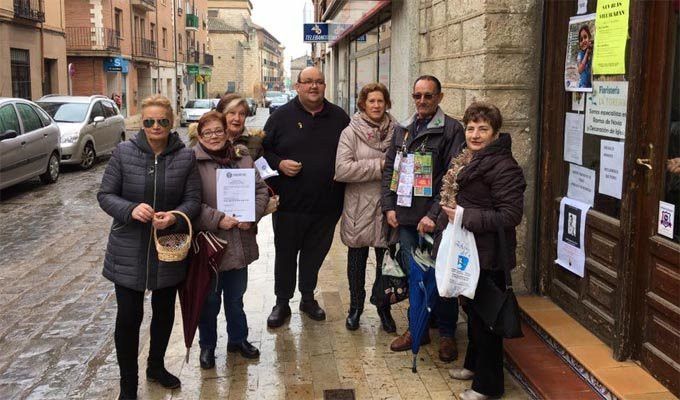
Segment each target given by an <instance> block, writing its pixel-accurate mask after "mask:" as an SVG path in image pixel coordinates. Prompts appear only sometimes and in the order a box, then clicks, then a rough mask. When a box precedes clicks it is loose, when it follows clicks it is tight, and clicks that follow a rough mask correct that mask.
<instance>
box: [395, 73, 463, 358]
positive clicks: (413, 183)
mask: <svg viewBox="0 0 680 400" xmlns="http://www.w3.org/2000/svg"><path fill="white" fill-rule="evenodd" d="M443 96H444V94H443V93H442V90H441V83H440V82H439V80H438V79H437V78H435V77H434V76H431V75H423V76H421V77H419V78H418V79H416V81H415V84H414V85H413V94H412V97H413V101H414V102H415V106H416V112H415V114H414V115H413V116H412V117H411V118H410V119H409V120H408V121H407V122H406V123H405V124H404V125H403V126H397V127H396V128H395V132H394V136H393V137H392V145H391V146H390V148H389V150H387V156H386V159H385V169H384V170H383V179H382V210H383V212H384V213H385V216H386V218H387V222H388V224H389V225H390V226H391V227H393V228H398V229H399V246H400V248H401V250H402V251H401V265H403V266H408V265H409V264H410V263H409V253H410V252H411V249H413V248H414V247H415V246H416V245H417V244H418V241H419V235H423V234H428V233H429V234H431V233H433V232H434V228H435V221H436V220H437V216H438V215H439V213H440V211H441V207H440V205H439V191H440V189H441V181H442V178H443V177H444V174H445V173H446V171H447V170H448V169H449V164H450V163H451V158H452V157H453V156H455V155H456V154H457V153H458V151H459V150H460V146H461V144H462V143H464V142H465V131H464V129H463V125H462V124H461V123H460V122H459V121H457V120H455V119H453V118H451V117H449V116H447V115H445V114H444V111H443V110H442V109H441V108H440V107H439V103H440V102H441V101H442V97H443ZM434 314H435V316H436V317H437V320H438V323H439V334H440V342H439V358H440V359H441V360H442V361H445V362H450V361H453V360H455V359H456V358H457V357H458V349H457V346H456V341H455V338H454V336H455V333H456V323H457V322H458V301H457V300H456V299H455V298H452V299H451V298H442V297H439V298H438V303H437V306H436V307H435V310H434ZM411 342H412V337H411V334H410V332H409V331H406V332H404V334H402V335H401V336H399V337H397V338H396V339H395V340H394V341H392V344H391V345H390V349H392V351H405V350H409V349H411ZM429 342H430V336H429V333H428V332H426V333H425V335H423V339H422V341H421V343H422V344H426V343H429Z"/></svg>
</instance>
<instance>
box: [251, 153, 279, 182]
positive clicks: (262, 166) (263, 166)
mask: <svg viewBox="0 0 680 400" xmlns="http://www.w3.org/2000/svg"><path fill="white" fill-rule="evenodd" d="M255 168H257V172H259V173H260V176H261V177H262V179H267V178H271V177H272V176H279V171H277V170H275V169H272V167H270V166H269V163H268V162H267V160H266V159H265V158H264V157H260V158H258V159H257V160H255Z"/></svg>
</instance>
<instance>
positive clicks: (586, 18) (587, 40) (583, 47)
mask: <svg viewBox="0 0 680 400" xmlns="http://www.w3.org/2000/svg"><path fill="white" fill-rule="evenodd" d="M594 43H595V14H588V15H578V16H575V17H571V18H570V19H569V32H568V36H567V57H566V60H565V62H564V88H565V90H567V91H569V92H592V91H593V44H594Z"/></svg>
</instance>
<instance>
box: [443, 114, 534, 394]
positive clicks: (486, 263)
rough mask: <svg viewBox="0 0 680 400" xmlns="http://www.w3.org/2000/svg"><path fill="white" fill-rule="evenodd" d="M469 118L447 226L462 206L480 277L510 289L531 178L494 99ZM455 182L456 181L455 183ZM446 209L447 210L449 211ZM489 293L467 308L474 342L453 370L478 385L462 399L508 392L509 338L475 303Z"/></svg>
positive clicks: (456, 162) (452, 176) (455, 162)
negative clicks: (508, 275)
mask: <svg viewBox="0 0 680 400" xmlns="http://www.w3.org/2000/svg"><path fill="white" fill-rule="evenodd" d="M463 122H464V123H465V144H464V150H463V151H462V152H461V153H460V154H459V155H458V156H457V157H456V158H454V159H453V160H452V162H451V170H450V172H449V174H450V175H449V178H447V180H449V179H451V182H447V187H445V188H444V189H443V190H448V191H449V193H448V195H447V196H443V197H449V198H450V199H453V203H454V204H451V200H449V202H448V206H447V205H442V210H443V211H444V212H443V213H442V216H443V217H444V218H443V223H442V222H441V220H442V218H440V221H438V223H437V225H438V226H440V227H441V229H443V227H445V226H446V223H447V218H446V216H448V220H450V221H453V219H454V217H455V215H456V207H457V206H458V205H460V206H461V207H462V208H463V209H464V210H465V211H464V212H463V226H464V227H465V228H466V229H467V230H469V231H470V232H472V233H474V235H475V242H476V243H477V252H478V254H479V264H480V269H481V271H480V274H479V281H480V282H482V281H483V280H485V279H488V280H489V281H491V282H493V284H495V285H496V286H497V287H498V288H499V290H501V291H503V290H505V273H504V270H503V265H504V264H507V265H508V268H510V269H512V268H515V265H516V261H517V260H516V259H515V250H516V247H517V238H516V233H515V229H516V227H517V225H519V223H520V222H521V221H522V214H523V205H524V189H525V188H526V182H525V180H524V173H523V172H522V168H521V167H520V166H519V165H518V164H517V161H515V159H514V158H513V156H512V148H511V147H512V146H511V145H512V141H511V139H510V135H509V134H507V133H501V132H500V129H501V126H502V124H503V117H502V116H501V112H500V111H499V110H498V108H497V107H496V106H494V105H492V104H489V103H483V102H476V103H472V104H471V105H470V106H469V107H468V108H467V110H465V115H464V116H463ZM454 182H455V184H454ZM444 213H446V214H444ZM498 224H500V225H501V228H502V230H503V231H504V234H505V242H506V243H507V247H508V248H507V249H504V250H505V251H506V253H504V254H502V253H501V252H500V251H499V248H500V249H502V247H499V243H498V237H499V236H498V233H497V232H498ZM481 296H484V293H482V292H480V291H479V290H478V291H477V293H476V294H475V299H474V300H466V301H465V303H464V305H463V309H464V310H465V312H466V314H467V315H468V346H467V352H466V354H465V363H464V364H463V367H462V368H454V369H452V370H450V371H449V374H450V375H451V377H453V378H454V379H459V380H472V387H471V388H470V389H467V390H465V391H464V392H463V393H461V394H460V395H459V398H460V399H462V400H486V399H490V398H498V397H500V396H502V395H503V392H504V384H503V337H501V336H499V335H497V334H496V333H494V332H493V331H491V330H489V327H488V326H485V324H484V322H483V321H482V319H481V317H480V316H479V315H478V314H477V312H476V311H475V303H476V302H477V301H479V299H480V297H481Z"/></svg>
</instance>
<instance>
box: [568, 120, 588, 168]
mask: <svg viewBox="0 0 680 400" xmlns="http://www.w3.org/2000/svg"><path fill="white" fill-rule="evenodd" d="M564 161H567V162H571V163H574V164H579V165H581V164H583V114H575V113H566V114H565V116H564Z"/></svg>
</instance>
